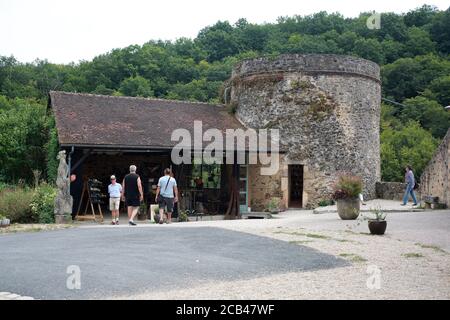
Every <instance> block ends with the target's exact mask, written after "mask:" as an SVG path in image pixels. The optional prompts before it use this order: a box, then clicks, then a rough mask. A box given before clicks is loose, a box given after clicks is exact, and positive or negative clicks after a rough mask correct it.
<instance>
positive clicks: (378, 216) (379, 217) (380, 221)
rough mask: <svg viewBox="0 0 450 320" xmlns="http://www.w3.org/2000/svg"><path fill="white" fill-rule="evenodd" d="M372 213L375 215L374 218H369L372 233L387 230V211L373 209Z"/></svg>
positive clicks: (379, 233)
mask: <svg viewBox="0 0 450 320" xmlns="http://www.w3.org/2000/svg"><path fill="white" fill-rule="evenodd" d="M371 213H372V214H373V215H374V216H375V218H374V219H371V218H369V219H368V220H369V224H368V225H369V230H370V233H371V234H378V235H382V234H384V233H385V231H386V227H387V222H386V213H385V212H383V211H382V210H381V209H373V210H371Z"/></svg>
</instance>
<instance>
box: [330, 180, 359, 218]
mask: <svg viewBox="0 0 450 320" xmlns="http://www.w3.org/2000/svg"><path fill="white" fill-rule="evenodd" d="M361 192H362V181H361V178H359V177H356V176H351V175H344V176H341V177H339V180H338V182H337V183H336V186H335V190H334V193H333V199H334V200H335V201H336V204H337V211H338V214H339V217H340V218H341V219H342V220H354V219H356V218H358V216H359V209H360V208H359V204H360V200H359V194H360V193H361Z"/></svg>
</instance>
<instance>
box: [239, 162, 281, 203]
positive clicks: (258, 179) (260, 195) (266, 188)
mask: <svg viewBox="0 0 450 320" xmlns="http://www.w3.org/2000/svg"><path fill="white" fill-rule="evenodd" d="M261 167H262V166H261V165H260V164H256V165H249V167H248V193H249V194H248V198H249V207H250V208H251V210H252V211H264V210H265V209H266V208H267V204H268V202H269V201H270V199H271V198H273V197H277V198H280V200H281V203H280V206H281V208H282V209H283V208H287V206H288V201H289V199H288V167H287V164H286V163H285V161H284V155H280V168H279V170H278V171H277V173H276V174H274V175H261Z"/></svg>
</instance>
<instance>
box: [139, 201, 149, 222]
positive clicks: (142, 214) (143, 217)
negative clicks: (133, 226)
mask: <svg viewBox="0 0 450 320" xmlns="http://www.w3.org/2000/svg"><path fill="white" fill-rule="evenodd" d="M138 220H139V221H143V220H147V205H146V204H145V202H142V204H141V205H140V208H139V212H138Z"/></svg>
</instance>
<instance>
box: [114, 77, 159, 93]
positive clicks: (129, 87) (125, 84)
mask: <svg viewBox="0 0 450 320" xmlns="http://www.w3.org/2000/svg"><path fill="white" fill-rule="evenodd" d="M119 92H120V93H121V94H123V95H125V96H130V97H153V94H154V93H153V90H152V89H151V87H150V82H149V81H148V80H147V79H145V78H144V77H141V76H134V77H129V78H126V79H125V80H123V81H122V82H121V84H120V87H119Z"/></svg>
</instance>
